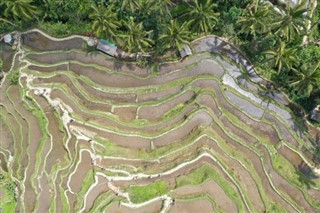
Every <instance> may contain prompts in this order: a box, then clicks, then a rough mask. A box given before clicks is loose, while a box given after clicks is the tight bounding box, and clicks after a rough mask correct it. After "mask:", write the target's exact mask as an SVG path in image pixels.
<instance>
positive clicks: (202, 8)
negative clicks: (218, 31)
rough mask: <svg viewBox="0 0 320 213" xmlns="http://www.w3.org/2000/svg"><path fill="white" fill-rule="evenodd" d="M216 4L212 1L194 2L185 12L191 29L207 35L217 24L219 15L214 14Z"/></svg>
mask: <svg viewBox="0 0 320 213" xmlns="http://www.w3.org/2000/svg"><path fill="white" fill-rule="evenodd" d="M216 7H217V5H216V4H214V3H212V0H204V2H200V0H195V1H194V2H193V3H192V4H190V7H189V8H188V9H187V11H186V15H184V16H186V18H187V20H189V23H188V24H189V26H190V27H191V29H192V30H193V31H195V32H198V33H202V32H204V33H206V34H207V33H208V32H209V31H211V30H212V29H213V27H214V26H215V25H216V24H217V22H218V18H217V17H218V15H219V13H217V12H215V8H216Z"/></svg>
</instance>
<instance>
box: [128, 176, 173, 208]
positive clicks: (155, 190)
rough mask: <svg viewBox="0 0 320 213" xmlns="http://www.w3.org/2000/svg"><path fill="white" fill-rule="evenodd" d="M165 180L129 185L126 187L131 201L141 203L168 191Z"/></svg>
mask: <svg viewBox="0 0 320 213" xmlns="http://www.w3.org/2000/svg"><path fill="white" fill-rule="evenodd" d="M168 191H169V189H168V186H167V185H166V182H165V181H156V182H154V183H152V184H149V185H147V186H131V187H129V188H128V189H127V192H128V193H129V195H130V199H131V201H132V202H133V203H142V202H145V201H148V200H150V199H152V198H155V197H158V196H161V195H164V194H166V193H168Z"/></svg>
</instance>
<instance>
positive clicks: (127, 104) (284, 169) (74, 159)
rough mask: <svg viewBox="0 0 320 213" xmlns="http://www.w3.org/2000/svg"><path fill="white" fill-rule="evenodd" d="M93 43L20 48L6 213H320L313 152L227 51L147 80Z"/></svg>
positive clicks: (51, 41)
mask: <svg viewBox="0 0 320 213" xmlns="http://www.w3.org/2000/svg"><path fill="white" fill-rule="evenodd" d="M87 39H88V38H86V37H80V36H74V37H70V38H65V39H55V38H52V37H50V36H47V35H45V34H43V33H42V32H40V31H37V30H34V31H30V32H26V33H22V34H21V36H20V41H19V45H18V49H17V52H16V53H15V55H14V56H13V57H12V62H11V65H12V66H11V69H10V73H9V74H8V75H6V77H5V80H4V81H3V82H2V84H1V88H0V94H1V96H0V97H1V99H0V109H1V116H0V119H1V123H0V124H1V135H0V136H1V149H0V159H1V174H3V175H2V176H3V177H2V176H1V178H2V179H1V180H0V181H1V183H0V196H1V197H4V198H5V199H1V202H0V206H1V207H2V208H3V209H4V210H7V211H8V212H10V211H12V212H13V211H16V212H179V213H180V212H320V190H319V187H320V182H319V179H318V178H317V175H318V174H319V170H317V168H316V165H317V164H319V162H320V160H319V159H318V158H317V157H314V155H313V153H314V151H315V148H314V146H315V145H314V141H313V140H312V138H311V137H310V136H309V135H307V134H305V133H304V131H303V129H300V128H299V127H298V125H297V124H296V123H295V118H294V116H293V114H292V113H291V111H290V110H289V109H288V108H286V107H285V105H283V104H282V103H285V101H284V98H283V95H281V94H274V95H272V96H268V95H264V96H261V92H259V91H260V90H261V89H262V88H261V87H260V86H259V85H260V84H262V83H263V82H264V80H263V79H261V78H260V77H259V76H257V75H256V74H255V72H254V68H253V67H252V65H250V63H249V62H248V61H247V60H246V59H245V58H244V57H243V56H242V55H241V54H240V53H239V52H237V49H236V48H234V47H233V46H232V45H230V44H228V43H227V42H225V41H223V40H222V39H219V38H217V37H215V36H209V37H206V38H201V39H198V40H196V41H194V42H193V43H192V45H191V46H192V49H193V51H194V55H192V56H190V57H189V58H187V59H185V60H183V61H180V62H170V63H159V64H154V65H152V66H150V67H148V68H145V69H142V68H139V67H138V66H136V64H135V63H129V62H123V61H121V60H118V59H114V58H109V57H108V56H106V55H103V54H101V53H99V52H92V53H87V52H85V51H84V49H83V47H84V46H85V45H86V40H87ZM240 65H241V66H240ZM239 67H244V69H245V70H246V71H247V72H249V74H250V77H251V80H249V79H246V78H242V71H240V70H241V69H240V68H239ZM14 77H17V78H18V85H14V84H12V81H13V79H14ZM258 94H260V95H258Z"/></svg>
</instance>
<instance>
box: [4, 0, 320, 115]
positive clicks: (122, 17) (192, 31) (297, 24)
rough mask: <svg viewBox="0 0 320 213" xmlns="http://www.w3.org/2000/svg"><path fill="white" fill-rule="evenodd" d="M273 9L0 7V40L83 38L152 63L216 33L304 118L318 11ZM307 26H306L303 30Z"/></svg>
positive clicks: (143, 0)
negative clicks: (28, 33) (37, 32)
mask: <svg viewBox="0 0 320 213" xmlns="http://www.w3.org/2000/svg"><path fill="white" fill-rule="evenodd" d="M270 2H273V3H274V2H276V3H274V5H273V4H272V3H270ZM279 2H280V1H269V3H267V1H265V2H261V1H258V0H241V1H240V0H233V1H226V0H188V1H187V0H156V1H151V0H130V1H129V0H104V1H102V0H84V1H82V0H3V1H1V3H0V34H1V33H4V32H8V31H12V30H16V29H18V30H26V29H30V28H32V27H38V28H41V29H44V30H47V31H49V32H50V33H53V34H54V35H56V36H65V35H70V34H86V35H88V34H90V35H95V36H98V37H103V38H106V39H109V40H111V41H112V42H115V43H116V44H117V45H118V46H120V47H122V49H124V50H126V51H128V52H148V53H153V54H151V55H153V56H154V57H158V56H159V54H160V55H161V54H164V53H165V52H166V51H172V50H173V51H176V50H179V49H180V48H181V47H182V45H183V44H185V43H186V44H187V43H189V42H190V41H192V40H193V39H195V38H197V37H200V36H203V35H206V34H216V35H219V36H222V37H225V38H226V39H229V40H230V41H232V42H234V43H236V44H237V46H239V47H240V49H241V50H242V51H243V52H244V53H245V54H246V55H247V56H248V57H249V59H250V60H251V61H252V62H253V63H254V65H255V66H256V67H257V70H258V71H259V74H261V75H263V76H265V77H266V78H269V79H270V80H272V81H273V83H274V85H275V87H276V88H277V89H281V90H283V91H285V92H287V93H288V95H289V96H290V97H291V98H292V99H293V100H294V101H296V103H299V104H300V105H302V106H303V107H304V108H305V109H306V110H308V111H309V110H311V109H312V108H314V107H315V106H316V105H317V104H320V98H319V97H320V89H319V79H318V78H317V77H314V76H317V75H318V74H317V73H318V72H319V71H318V70H319V68H318V67H319V66H318V65H317V64H318V63H319V57H320V47H319V39H320V33H319V20H320V18H319V17H320V12H319V11H320V9H319V6H318V7H317V8H316V9H315V10H314V11H313V16H312V17H310V13H309V11H310V10H311V9H312V8H311V7H306V6H305V5H306V4H307V2H306V1H305V0H303V1H300V3H299V4H297V5H290V4H285V3H279ZM311 2H312V1H311ZM307 21H311V27H309V28H308V26H307V24H306V23H307ZM150 61H154V60H150ZM311 79H312V80H311ZM305 84H306V85H305ZM301 85H305V86H304V87H303V88H306V89H301V88H302V87H301Z"/></svg>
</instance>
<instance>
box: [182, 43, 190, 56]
mask: <svg viewBox="0 0 320 213" xmlns="http://www.w3.org/2000/svg"><path fill="white" fill-rule="evenodd" d="M189 55H192V51H191V48H190V47H189V45H187V44H184V45H183V46H182V48H181V49H180V57H181V58H185V57H187V56H189Z"/></svg>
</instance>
